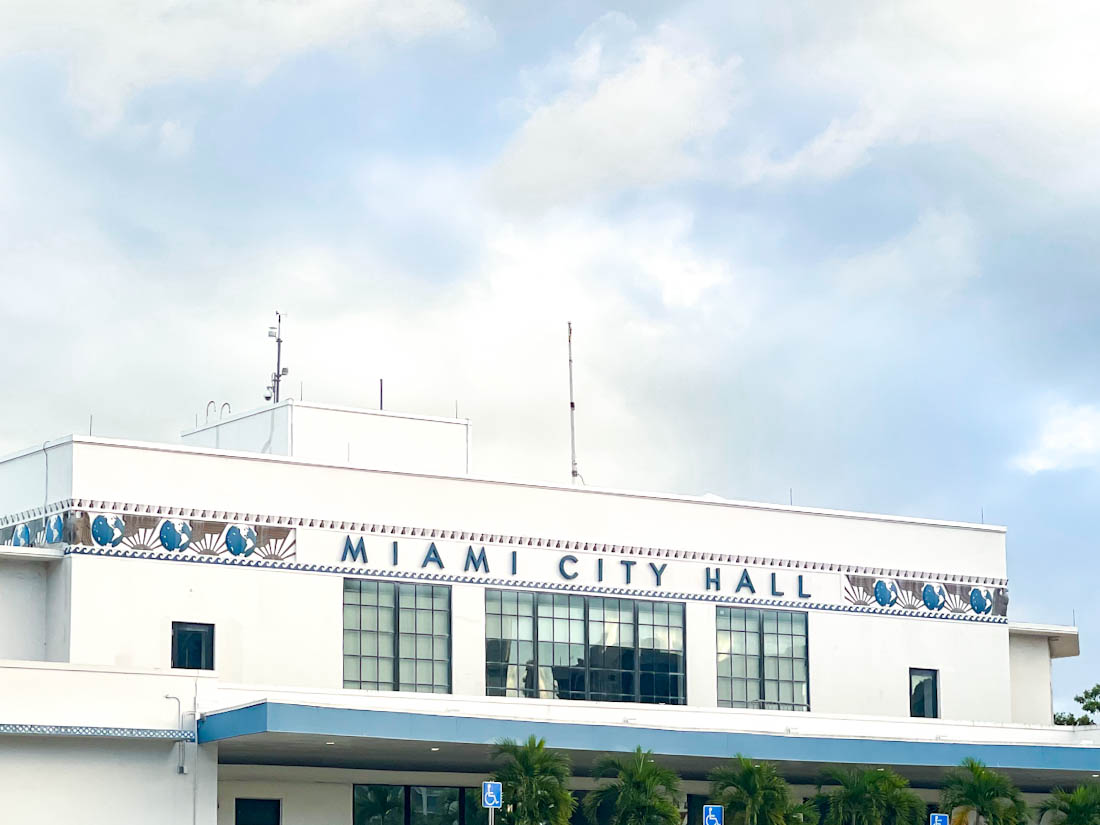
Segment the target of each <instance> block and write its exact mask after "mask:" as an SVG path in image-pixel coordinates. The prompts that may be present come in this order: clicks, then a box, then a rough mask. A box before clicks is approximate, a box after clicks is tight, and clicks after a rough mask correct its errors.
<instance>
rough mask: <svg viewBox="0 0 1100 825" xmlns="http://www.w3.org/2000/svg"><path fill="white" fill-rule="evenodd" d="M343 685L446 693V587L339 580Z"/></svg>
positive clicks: (448, 624) (448, 654)
mask: <svg viewBox="0 0 1100 825" xmlns="http://www.w3.org/2000/svg"><path fill="white" fill-rule="evenodd" d="M344 687H345V688H358V689H362V690H404V691H416V692H419V693H450V690H451V589H450V588H449V587H445V586H442V585H432V584H395V583H392V582H377V581H367V580H364V579H344Z"/></svg>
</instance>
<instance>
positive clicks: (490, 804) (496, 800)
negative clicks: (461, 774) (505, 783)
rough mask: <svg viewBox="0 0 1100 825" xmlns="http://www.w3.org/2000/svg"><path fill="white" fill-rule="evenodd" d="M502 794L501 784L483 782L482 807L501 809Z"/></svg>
mask: <svg viewBox="0 0 1100 825" xmlns="http://www.w3.org/2000/svg"><path fill="white" fill-rule="evenodd" d="M501 799H502V794H501V790H500V783H499V782H482V783H481V807H482V808H499V807H500V804H501Z"/></svg>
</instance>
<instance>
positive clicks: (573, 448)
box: [567, 321, 584, 484]
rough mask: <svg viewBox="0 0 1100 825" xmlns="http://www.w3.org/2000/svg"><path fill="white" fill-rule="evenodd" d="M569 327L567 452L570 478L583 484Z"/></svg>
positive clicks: (570, 322) (570, 326)
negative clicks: (579, 465) (569, 463)
mask: <svg viewBox="0 0 1100 825" xmlns="http://www.w3.org/2000/svg"><path fill="white" fill-rule="evenodd" d="M567 326H568V328H569V453H570V458H571V459H572V479H573V483H574V484H576V483H577V481H578V480H579V481H580V483H581V484H584V476H582V475H581V473H580V470H578V469H577V424H576V421H575V420H574V414H575V413H576V410H577V405H576V404H574V403H573V323H572V321H569V322H567Z"/></svg>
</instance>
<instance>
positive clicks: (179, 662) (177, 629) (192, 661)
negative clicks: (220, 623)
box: [172, 622, 214, 670]
mask: <svg viewBox="0 0 1100 825" xmlns="http://www.w3.org/2000/svg"><path fill="white" fill-rule="evenodd" d="M172 667H179V668H186V669H188V670H213V669H214V625H212V624H198V623H196V622H172Z"/></svg>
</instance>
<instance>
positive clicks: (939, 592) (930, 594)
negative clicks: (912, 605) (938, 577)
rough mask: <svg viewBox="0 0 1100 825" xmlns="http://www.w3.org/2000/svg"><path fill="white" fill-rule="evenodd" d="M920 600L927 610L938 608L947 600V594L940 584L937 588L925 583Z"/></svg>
mask: <svg viewBox="0 0 1100 825" xmlns="http://www.w3.org/2000/svg"><path fill="white" fill-rule="evenodd" d="M921 600H922V601H923V602H924V606H925V607H927V608H928V609H929V610H939V609H940V608H942V607H943V604H944V602H946V601H947V594H946V593H945V592H944V590H943V585H942V584H941V585H940V586H939V587H938V588H937V587H933V586H932V585H930V584H926V585H925V586H924V590H922V591H921Z"/></svg>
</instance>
